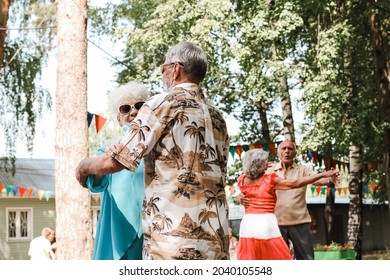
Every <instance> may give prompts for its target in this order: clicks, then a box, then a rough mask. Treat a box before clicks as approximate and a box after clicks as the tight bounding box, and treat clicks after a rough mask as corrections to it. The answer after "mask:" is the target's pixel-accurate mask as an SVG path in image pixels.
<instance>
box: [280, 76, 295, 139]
mask: <svg viewBox="0 0 390 280" xmlns="http://www.w3.org/2000/svg"><path fill="white" fill-rule="evenodd" d="M280 87H281V88H282V97H281V99H280V102H281V105H282V111H283V128H284V138H285V140H291V141H293V142H295V130H294V119H293V114H292V109H291V98H290V93H289V92H288V86H287V77H281V78H280Z"/></svg>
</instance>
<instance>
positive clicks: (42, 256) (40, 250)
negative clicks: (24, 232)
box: [28, 227, 55, 260]
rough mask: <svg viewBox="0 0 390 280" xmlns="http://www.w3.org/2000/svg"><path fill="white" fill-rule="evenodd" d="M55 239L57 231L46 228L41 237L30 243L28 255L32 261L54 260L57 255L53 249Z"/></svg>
mask: <svg viewBox="0 0 390 280" xmlns="http://www.w3.org/2000/svg"><path fill="white" fill-rule="evenodd" d="M54 238H55V231H54V230H53V229H52V228H49V227H44V228H43V229H42V232H41V236H39V237H36V238H34V239H33V240H31V242H30V247H29V250H28V255H29V256H30V259H31V260H54V259H55V254H54V252H53V250H52V249H51V242H52V241H53V240H54Z"/></svg>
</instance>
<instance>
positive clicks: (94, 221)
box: [92, 206, 100, 239]
mask: <svg viewBox="0 0 390 280" xmlns="http://www.w3.org/2000/svg"><path fill="white" fill-rule="evenodd" d="M99 215H100V206H92V225H93V235H92V236H93V239H95V236H96V227H97V223H98V219H99Z"/></svg>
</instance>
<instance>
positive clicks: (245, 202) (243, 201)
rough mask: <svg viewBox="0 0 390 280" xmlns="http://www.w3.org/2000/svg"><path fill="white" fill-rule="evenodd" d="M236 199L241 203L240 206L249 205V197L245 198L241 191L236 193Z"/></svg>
mask: <svg viewBox="0 0 390 280" xmlns="http://www.w3.org/2000/svg"><path fill="white" fill-rule="evenodd" d="M237 200H238V201H239V202H240V203H241V205H242V206H245V207H246V206H249V204H250V202H251V201H250V199H249V198H246V197H245V195H243V194H242V193H239V194H238V195H237Z"/></svg>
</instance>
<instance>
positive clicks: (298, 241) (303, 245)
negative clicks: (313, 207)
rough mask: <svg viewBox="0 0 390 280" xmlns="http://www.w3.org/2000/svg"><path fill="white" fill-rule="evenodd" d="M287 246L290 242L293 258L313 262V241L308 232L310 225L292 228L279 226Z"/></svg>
mask: <svg viewBox="0 0 390 280" xmlns="http://www.w3.org/2000/svg"><path fill="white" fill-rule="evenodd" d="M279 229H280V233H281V234H282V236H283V239H284V241H285V242H286V244H287V246H288V247H290V241H291V243H292V245H293V248H294V258H295V259H297V260H314V250H313V239H312V236H311V231H310V224H309V223H306V224H299V225H293V226H279Z"/></svg>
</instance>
